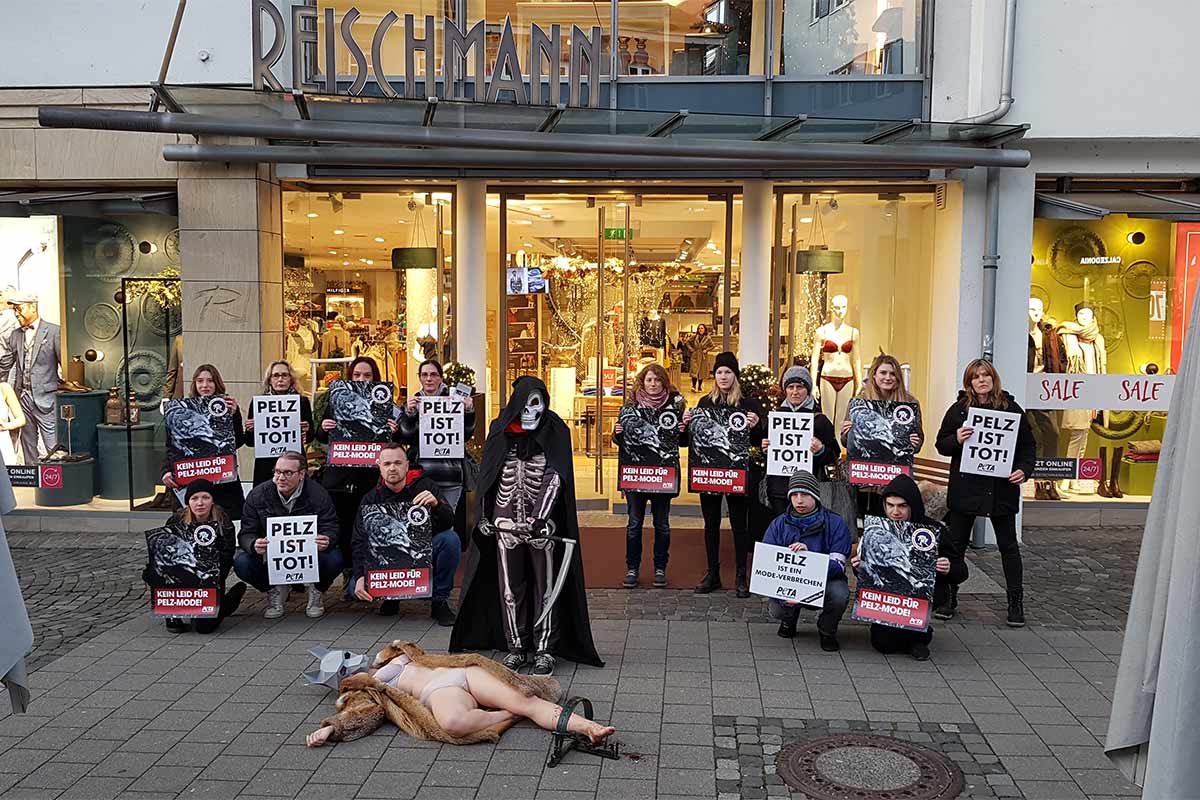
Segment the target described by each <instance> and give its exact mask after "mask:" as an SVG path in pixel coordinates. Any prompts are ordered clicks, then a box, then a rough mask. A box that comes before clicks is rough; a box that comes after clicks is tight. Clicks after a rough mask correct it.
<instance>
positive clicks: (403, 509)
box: [355, 502, 433, 599]
mask: <svg viewBox="0 0 1200 800" xmlns="http://www.w3.org/2000/svg"><path fill="white" fill-rule="evenodd" d="M355 529H356V530H360V531H363V532H364V533H365V534H366V538H367V559H366V561H367V563H366V565H365V567H366V577H367V580H366V589H367V592H368V593H369V594H370V595H371V597H374V598H388V599H412V598H417V597H430V596H432V595H433V525H432V517H431V516H430V513H429V509H428V508H426V507H425V506H420V505H414V504H411V503H408V502H397V503H372V504H367V505H364V506H363V507H362V508H360V509H359V512H358V519H357V521H356V522H355Z"/></svg>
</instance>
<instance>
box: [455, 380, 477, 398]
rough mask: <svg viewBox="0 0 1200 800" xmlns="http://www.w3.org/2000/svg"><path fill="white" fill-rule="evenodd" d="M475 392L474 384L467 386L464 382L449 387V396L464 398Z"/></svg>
mask: <svg viewBox="0 0 1200 800" xmlns="http://www.w3.org/2000/svg"><path fill="white" fill-rule="evenodd" d="M473 394H475V387H474V386H467V385H466V384H465V383H459V384H456V385H454V386H451V387H450V396H451V397H461V398H463V399H464V400H465V399H467V398H468V397H470V396H471V395H473Z"/></svg>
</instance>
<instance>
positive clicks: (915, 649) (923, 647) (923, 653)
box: [908, 643, 929, 661]
mask: <svg viewBox="0 0 1200 800" xmlns="http://www.w3.org/2000/svg"><path fill="white" fill-rule="evenodd" d="M908 652H909V654H910V655H911V656H912V657H913V658H914V659H916V660H917V661H928V660H929V645H927V644H924V643H917V644H914V645H913V646H912V649H911V650H909V651H908Z"/></svg>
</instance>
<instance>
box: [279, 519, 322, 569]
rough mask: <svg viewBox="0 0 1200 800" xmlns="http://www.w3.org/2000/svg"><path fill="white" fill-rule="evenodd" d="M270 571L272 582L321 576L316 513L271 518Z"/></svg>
mask: <svg viewBox="0 0 1200 800" xmlns="http://www.w3.org/2000/svg"><path fill="white" fill-rule="evenodd" d="M267 573H268V580H269V581H270V584H271V585H272V586H279V585H280V584H290V583H316V582H317V581H318V580H320V571H319V570H318V568H317V515H316V514H304V515H300V516H295V517H269V518H268V519H267Z"/></svg>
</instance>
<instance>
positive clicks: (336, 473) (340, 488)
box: [314, 404, 399, 496]
mask: <svg viewBox="0 0 1200 800" xmlns="http://www.w3.org/2000/svg"><path fill="white" fill-rule="evenodd" d="M398 413H399V409H396V408H395V407H393V409H392V416H393V418H395V417H396V416H397V415H398ZM327 419H333V410H332V409H331V408H330V407H329V405H328V404H326V406H325V412H324V413H323V414H322V415H321V420H320V422H318V423H317V426H316V428H315V430H314V435H315V436H316V439H317V441H318V442H320V443H321V444H328V443H329V431H325V430H321V422H324V421H325V420H327ZM397 430H399V429H398V428H397ZM392 438H395V437H394V435H393V437H392ZM378 481H379V469H378V468H376V467H375V465H374V464H371V465H367V466H362V467H348V466H342V465H337V466H331V465H329V464H326V465H325V466H324V467H322V468H321V485H322V486H324V487H325V488H326V489H328V490H329V491H330V492H335V493H336V492H341V493H345V494H357V495H359V496H361V495H362V494H364V493H365V492H368V491H370V489H371V487H372V486H374V485H375V484H376V483H377V482H378Z"/></svg>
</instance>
